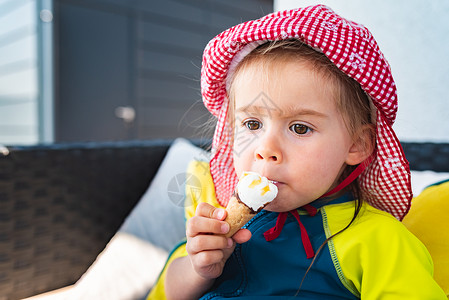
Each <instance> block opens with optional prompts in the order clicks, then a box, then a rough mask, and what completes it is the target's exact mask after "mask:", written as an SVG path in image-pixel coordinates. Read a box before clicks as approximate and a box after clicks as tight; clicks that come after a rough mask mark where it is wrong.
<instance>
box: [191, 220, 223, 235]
mask: <svg viewBox="0 0 449 300" xmlns="http://www.w3.org/2000/svg"><path fill="white" fill-rule="evenodd" d="M228 231H229V224H228V223H227V222H224V221H219V220H216V219H210V218H206V217H202V216H194V217H192V218H190V220H189V221H188V222H187V226H186V235H187V237H194V236H196V235H198V234H211V233H212V234H226V233H228Z"/></svg>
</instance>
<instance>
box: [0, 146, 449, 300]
mask: <svg viewBox="0 0 449 300" xmlns="http://www.w3.org/2000/svg"><path fill="white" fill-rule="evenodd" d="M172 142H173V141H172V140H150V141H129V142H111V143H83V144H55V145H38V146H26V147H25V146H22V147H8V148H7V149H3V150H4V151H3V154H0V299H2V300H6V299H22V298H25V297H29V296H32V295H36V294H39V293H42V292H46V291H50V290H53V289H57V288H61V287H64V286H67V285H71V284H73V283H75V282H76V281H77V280H78V279H79V278H80V277H81V276H82V274H83V273H84V272H85V271H86V270H87V269H88V268H89V266H90V265H91V264H92V263H93V262H94V261H95V259H96V257H97V255H98V254H99V253H100V252H101V251H102V250H103V249H104V247H105V246H106V244H107V243H108V241H109V240H110V239H111V237H113V236H114V234H115V233H116V232H117V230H118V229H119V228H120V226H121V224H122V223H123V221H124V220H125V218H126V217H127V215H128V214H129V213H130V211H131V210H132V209H133V207H134V206H135V205H136V203H138V201H139V199H140V197H141V196H142V195H143V194H144V193H145V191H146V189H147V187H148V185H149V183H150V182H151V180H152V178H153V177H154V175H155V174H156V172H157V170H158V168H159V166H160V164H161V162H162V160H163V158H164V156H165V155H166V153H167V150H168V149H169V147H170V145H171V144H172ZM196 143H197V144H198V141H196ZM403 147H404V151H405V153H406V156H407V158H408V160H409V161H410V166H411V169H412V170H434V171H436V172H449V144H436V143H403Z"/></svg>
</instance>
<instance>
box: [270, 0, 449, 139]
mask: <svg viewBox="0 0 449 300" xmlns="http://www.w3.org/2000/svg"><path fill="white" fill-rule="evenodd" d="M317 3H322V4H325V5H328V6H329V7H331V8H332V9H333V10H334V11H335V12H337V13H339V14H340V15H342V16H343V17H345V18H347V19H351V20H353V21H356V22H358V23H362V24H363V25H365V26H367V27H368V28H369V29H370V30H371V32H372V33H373V35H374V37H375V38H376V40H377V42H378V44H379V46H380V48H381V50H382V51H383V53H384V54H385V56H386V58H387V60H388V61H389V62H390V65H391V68H392V72H393V76H394V78H395V81H396V84H397V88H398V97H399V112H398V116H397V119H396V123H395V125H394V129H395V131H396V133H397V135H398V137H399V139H400V140H402V141H431V142H449V101H448V98H449V96H448V93H447V91H446V87H448V86H449V58H448V55H449V19H448V18H447V16H448V15H449V1H447V0H432V1H422V0H395V1H391V0H376V1H368V0H322V1H313V0H274V5H275V6H274V9H275V10H283V9H290V8H297V7H303V6H308V5H312V4H317Z"/></svg>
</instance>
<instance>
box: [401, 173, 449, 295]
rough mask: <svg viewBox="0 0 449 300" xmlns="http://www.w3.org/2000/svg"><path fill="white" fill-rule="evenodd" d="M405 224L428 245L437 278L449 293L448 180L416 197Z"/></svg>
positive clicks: (447, 293) (448, 293) (404, 221)
mask: <svg viewBox="0 0 449 300" xmlns="http://www.w3.org/2000/svg"><path fill="white" fill-rule="evenodd" d="M403 223H404V225H405V226H406V227H407V228H408V229H409V230H410V231H411V232H412V233H413V234H414V235H416V236H417V237H418V238H419V239H420V240H421V241H422V242H423V243H424V245H425V246H426V247H427V250H428V251H429V252H430V255H431V256H432V259H433V263H434V266H435V273H434V277H435V280H436V281H437V282H438V284H439V285H440V286H441V287H442V288H443V290H444V292H445V293H446V295H447V296H449V181H446V182H443V183H440V184H437V185H433V186H430V187H428V188H426V189H425V190H424V191H423V192H422V193H421V194H420V195H418V196H417V197H415V198H413V200H412V205H411V208H410V212H409V213H408V214H407V215H406V216H405V218H404V220H403Z"/></svg>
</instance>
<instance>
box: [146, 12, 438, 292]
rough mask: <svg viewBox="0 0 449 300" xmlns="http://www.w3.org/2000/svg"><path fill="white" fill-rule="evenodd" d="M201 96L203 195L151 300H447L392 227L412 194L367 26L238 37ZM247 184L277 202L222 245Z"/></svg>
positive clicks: (261, 24)
mask: <svg viewBox="0 0 449 300" xmlns="http://www.w3.org/2000/svg"><path fill="white" fill-rule="evenodd" d="M201 87H202V94H203V99H204V102H205V105H206V107H207V108H208V109H209V110H210V111H211V112H212V113H213V114H214V115H215V116H216V117H217V125H216V131H215V134H214V139H213V145H212V146H213V147H212V159H211V161H210V164H206V163H202V162H193V163H192V164H191V165H190V167H189V170H188V172H190V173H192V174H195V176H197V177H198V178H199V179H200V181H201V183H202V188H203V189H202V192H201V194H200V195H198V194H195V195H193V194H192V195H191V197H190V198H191V199H189V200H190V201H192V203H193V204H194V205H193V206H191V207H189V208H188V209H187V214H186V216H187V219H188V221H187V226H186V228H187V232H186V234H187V238H186V242H184V243H181V244H180V245H179V246H178V247H177V248H176V249H175V250H174V251H173V252H172V254H171V256H170V259H169V261H168V262H167V265H166V267H165V269H164V271H163V273H162V274H161V276H160V278H159V281H158V283H157V284H156V286H155V287H154V288H153V290H152V292H151V293H150V295H149V299H161V298H165V297H166V298H169V299H199V298H201V299H222V298H230V297H240V298H244V299H265V298H270V299H284V298H285V299H287V298H288V299H290V298H291V297H298V298H300V299H359V298H362V299H446V296H445V294H444V292H443V291H442V289H441V288H440V287H439V286H438V285H437V284H436V282H435V281H434V279H433V278H432V273H433V265H432V260H431V257H430V255H429V253H428V252H427V250H426V248H425V247H424V246H423V244H422V243H421V242H420V241H419V240H418V239H417V238H416V237H414V236H413V235H412V234H411V233H409V232H408V231H407V230H406V229H405V227H404V226H403V225H402V224H401V223H400V220H402V218H403V217H404V216H405V214H406V213H407V212H408V209H409V206H410V199H411V197H412V194H411V189H410V170H409V167H408V162H407V161H406V159H405V157H404V155H403V152H402V149H401V146H400V143H399V141H398V139H397V138H396V135H395V133H394V132H393V129H392V127H391V126H392V124H393V122H394V119H395V116H396V111H397V98H396V87H395V84H394V81H393V78H392V75H391V71H390V67H389V65H388V63H387V61H386V60H385V58H384V56H383V54H382V53H381V52H380V50H379V47H378V46H377V44H376V41H375V40H374V39H373V37H372V35H371V33H370V32H369V31H368V30H367V29H366V28H365V27H364V26H362V25H359V24H357V23H354V22H352V21H348V20H346V19H343V18H342V17H340V16H339V15H337V14H335V13H334V12H333V11H332V10H331V9H329V8H327V7H325V6H321V5H318V6H312V7H307V8H302V9H296V10H288V11H283V12H276V13H273V14H270V15H268V16H266V17H263V18H261V19H259V20H255V21H249V22H246V23H243V24H240V25H237V26H235V27H233V28H230V29H228V30H227V31H225V32H223V33H221V34H220V35H218V36H217V37H215V38H214V39H213V40H212V41H211V42H209V44H208V45H207V47H206V49H205V51H204V56H203V66H202V78H201ZM209 166H210V172H209ZM204 168H206V169H207V170H208V172H204ZM245 171H253V172H258V173H260V174H261V175H263V176H265V177H267V178H268V179H269V180H270V181H271V182H273V183H274V184H275V185H276V186H277V188H278V191H279V192H278V195H277V197H276V198H275V199H274V200H273V201H272V202H271V203H270V204H268V205H267V206H266V207H265V208H264V210H262V211H261V212H260V213H258V214H257V215H256V216H255V217H254V218H253V219H252V220H251V221H249V222H248V223H247V224H246V225H245V228H244V229H241V230H239V231H238V232H237V233H236V234H235V235H234V236H233V237H232V238H226V237H224V234H225V233H226V232H227V231H228V230H229V225H228V224H227V223H226V222H224V219H225V217H226V213H227V212H226V210H225V209H224V208H225V207H226V204H227V201H228V200H229V198H230V197H231V194H232V193H233V191H234V188H235V186H236V183H237V178H238V176H240V175H241V174H242V173H243V172H245Z"/></svg>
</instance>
